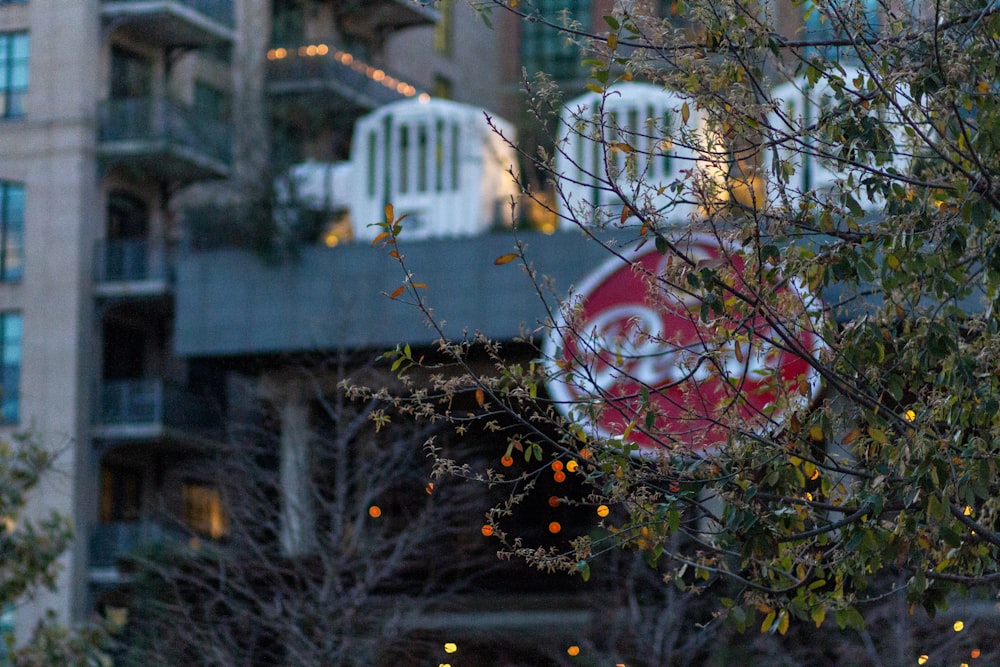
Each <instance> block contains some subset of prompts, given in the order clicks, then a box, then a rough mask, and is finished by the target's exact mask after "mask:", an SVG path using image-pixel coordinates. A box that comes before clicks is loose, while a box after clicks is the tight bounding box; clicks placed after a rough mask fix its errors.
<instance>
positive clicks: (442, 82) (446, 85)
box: [431, 74, 454, 100]
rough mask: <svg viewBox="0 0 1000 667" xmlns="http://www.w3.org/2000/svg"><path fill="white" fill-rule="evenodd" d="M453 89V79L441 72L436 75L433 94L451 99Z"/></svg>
mask: <svg viewBox="0 0 1000 667" xmlns="http://www.w3.org/2000/svg"><path fill="white" fill-rule="evenodd" d="M453 90H454V86H452V84H451V79H449V78H448V77H446V76H441V75H440V74H435V75H434V87H433V88H432V89H431V95H433V96H434V97H440V98H441V99H443V100H450V99H451V98H452V93H453Z"/></svg>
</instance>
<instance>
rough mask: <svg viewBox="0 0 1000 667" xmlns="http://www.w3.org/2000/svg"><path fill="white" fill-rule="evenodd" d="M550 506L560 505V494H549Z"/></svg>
mask: <svg viewBox="0 0 1000 667" xmlns="http://www.w3.org/2000/svg"><path fill="white" fill-rule="evenodd" d="M549 507H559V497H558V496H549Z"/></svg>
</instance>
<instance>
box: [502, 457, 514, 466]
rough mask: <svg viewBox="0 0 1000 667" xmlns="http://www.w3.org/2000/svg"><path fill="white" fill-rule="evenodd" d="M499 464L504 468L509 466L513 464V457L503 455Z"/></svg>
mask: <svg viewBox="0 0 1000 667" xmlns="http://www.w3.org/2000/svg"><path fill="white" fill-rule="evenodd" d="M500 465H502V466H503V467H504V468H509V467H511V466H512V465H514V457H512V456H504V457H503V458H502V459H500Z"/></svg>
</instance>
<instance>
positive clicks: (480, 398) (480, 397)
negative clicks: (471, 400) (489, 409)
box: [476, 389, 486, 407]
mask: <svg viewBox="0 0 1000 667" xmlns="http://www.w3.org/2000/svg"><path fill="white" fill-rule="evenodd" d="M476 403H478V404H479V407H483V404H484V403H486V394H485V393H483V390H482V389H477V390H476Z"/></svg>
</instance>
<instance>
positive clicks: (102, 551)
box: [90, 521, 186, 567]
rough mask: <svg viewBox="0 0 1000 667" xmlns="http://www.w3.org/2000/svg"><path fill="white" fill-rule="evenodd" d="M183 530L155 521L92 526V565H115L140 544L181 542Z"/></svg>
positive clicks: (182, 540) (183, 538) (120, 522)
mask: <svg viewBox="0 0 1000 667" xmlns="http://www.w3.org/2000/svg"><path fill="white" fill-rule="evenodd" d="M185 537H186V536H185V535H184V533H183V532H182V531H180V530H177V529H174V528H169V527H167V526H164V525H163V524H160V523H156V522H154V521H115V522H112V523H101V524H98V525H97V526H95V527H94V534H93V535H92V536H91V538H90V565H91V567H114V566H116V565H118V563H119V561H120V560H121V559H122V558H124V557H126V556H129V555H132V554H135V553H136V552H137V551H138V550H139V549H141V548H142V547H147V546H151V545H155V544H164V543H173V544H180V543H183V542H184V540H185Z"/></svg>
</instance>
